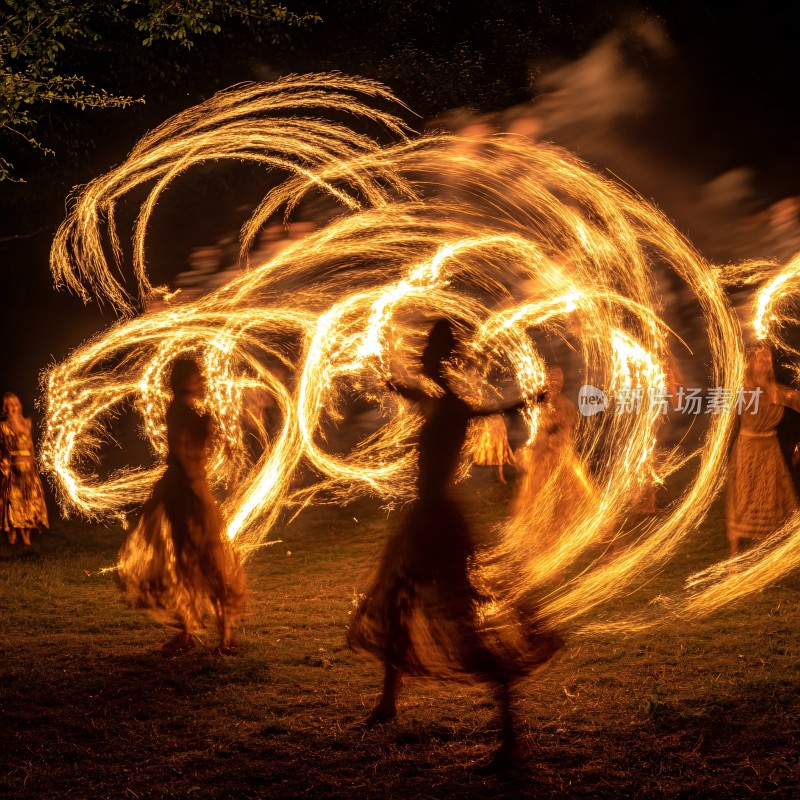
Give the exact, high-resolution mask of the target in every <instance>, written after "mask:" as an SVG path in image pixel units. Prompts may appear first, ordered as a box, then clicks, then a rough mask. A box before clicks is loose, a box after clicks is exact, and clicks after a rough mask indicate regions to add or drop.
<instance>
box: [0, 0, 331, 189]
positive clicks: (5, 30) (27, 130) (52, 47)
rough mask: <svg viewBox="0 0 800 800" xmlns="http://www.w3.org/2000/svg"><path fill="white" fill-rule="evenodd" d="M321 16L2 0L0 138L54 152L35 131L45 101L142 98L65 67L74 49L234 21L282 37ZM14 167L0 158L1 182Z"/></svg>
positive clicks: (194, 36)
mask: <svg viewBox="0 0 800 800" xmlns="http://www.w3.org/2000/svg"><path fill="white" fill-rule="evenodd" d="M317 21H319V17H317V16H316V15H314V14H295V13H294V12H290V11H288V10H287V9H286V7H285V6H282V5H280V4H278V3H272V2H265V0H230V1H229V2H224V1H223V0H96V1H94V2H92V1H89V0H0V137H2V136H14V137H16V136H21V137H22V138H23V139H24V140H25V141H26V142H27V143H28V144H29V145H30V146H31V147H33V148H35V149H38V150H39V151H41V152H42V153H44V154H47V155H53V151H52V150H51V149H50V148H48V147H46V146H45V145H43V144H42V143H40V142H39V141H37V140H36V139H35V138H34V137H33V135H32V132H33V130H34V128H35V126H36V123H37V121H38V120H39V119H40V118H41V117H42V115H44V114H45V113H47V109H48V106H50V105H52V104H54V103H63V104H66V105H69V106H72V107H73V108H77V109H80V110H84V109H88V108H125V107H127V106H130V105H131V104H133V103H143V102H144V98H143V97H138V98H135V97H132V96H130V95H128V94H123V93H118V92H115V91H114V89H113V87H96V86H94V85H92V84H91V83H90V82H89V81H88V80H87V79H86V77H84V76H83V75H80V74H75V71H74V70H73V69H70V58H69V57H70V54H71V53H74V52H76V51H81V52H83V51H86V52H91V53H102V54H103V55H105V56H106V57H107V58H108V59H111V60H113V58H114V56H115V53H116V48H115V43H119V42H126V43H127V42H129V41H130V39H131V38H132V36H133V37H136V39H138V41H139V44H140V46H141V47H143V48H152V47H153V46H154V45H155V44H157V43H158V44H160V45H161V46H164V45H166V46H167V47H168V46H170V45H173V46H178V47H182V48H191V47H193V46H194V45H195V43H197V42H199V41H200V40H202V39H203V38H205V37H212V36H219V35H221V34H222V33H223V32H225V31H233V30H236V29H237V28H238V30H239V31H240V32H242V34H245V33H246V35H248V36H249V37H250V38H251V40H253V41H256V42H260V41H263V40H264V39H266V38H268V39H269V40H270V41H273V42H276V41H278V40H279V39H281V38H283V37H285V35H286V33H285V28H287V27H292V26H294V27H305V26H309V25H311V24H313V23H315V22H317ZM3 180H20V179H19V178H14V177H13V167H12V165H11V164H10V163H9V162H8V161H7V160H5V159H0V181H3Z"/></svg>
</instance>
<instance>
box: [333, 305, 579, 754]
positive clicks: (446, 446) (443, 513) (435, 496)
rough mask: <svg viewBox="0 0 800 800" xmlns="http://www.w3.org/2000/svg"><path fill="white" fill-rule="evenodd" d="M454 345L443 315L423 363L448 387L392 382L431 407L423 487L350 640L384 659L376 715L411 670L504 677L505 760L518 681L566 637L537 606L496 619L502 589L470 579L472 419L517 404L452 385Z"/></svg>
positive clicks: (424, 438) (383, 715)
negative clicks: (495, 594) (487, 404)
mask: <svg viewBox="0 0 800 800" xmlns="http://www.w3.org/2000/svg"><path fill="white" fill-rule="evenodd" d="M454 348H455V339H454V336H453V331H452V327H451V325H450V323H449V322H448V321H447V320H440V321H439V322H437V323H436V325H434V327H433V330H432V331H431V333H430V336H429V340H428V344H427V346H426V348H425V352H424V354H423V369H424V371H425V373H426V375H427V376H428V377H429V378H430V379H431V380H432V381H434V382H435V383H436V384H437V386H438V388H439V390H440V391H441V394H438V395H429V394H427V393H425V392H422V391H420V390H413V389H409V388H407V387H401V386H394V387H393V388H394V389H395V390H396V391H398V392H399V393H400V394H402V395H403V396H405V397H407V398H409V399H412V400H415V401H416V402H418V403H419V405H420V408H421V410H422V413H423V415H424V417H425V422H424V424H423V426H422V430H421V431H420V436H419V473H418V481H417V486H418V497H417V500H416V502H415V503H414V505H413V506H412V508H411V510H410V512H409V514H408V516H407V517H406V519H405V521H404V523H403V524H402V526H401V528H400V529H399V530H398V531H397V533H396V534H395V535H394V536H392V537H391V538H390V540H389V541H388V543H387V545H386V547H385V550H384V552H383V555H382V557H381V560H380V562H379V564H378V567H377V569H376V571H375V573H374V576H373V578H372V581H371V584H370V587H369V588H368V590H367V591H366V593H365V594H364V595H362V597H361V599H360V602H359V605H358V607H357V609H356V611H355V613H354V616H353V619H352V621H351V625H350V630H349V636H348V641H349V644H350V646H351V647H352V648H353V649H354V650H357V651H364V652H367V653H369V654H371V655H373V656H377V657H378V658H379V659H380V660H381V661H382V662H383V664H384V682H383V693H382V695H381V698H380V699H379V701H378V703H377V705H376V706H375V708H374V709H373V710H372V712H371V714H370V715H369V717H368V719H367V724H375V723H382V722H387V721H389V720H391V719H393V718H394V717H395V716H396V714H397V706H396V703H397V696H398V693H399V690H400V682H401V678H402V676H403V675H411V676H432V677H440V678H462V679H463V678H466V679H469V678H473V679H476V680H480V681H484V682H488V683H491V684H492V685H493V686H494V687H495V691H496V695H497V698H498V701H499V703H500V707H501V712H502V737H503V738H502V746H501V749H500V751H498V755H497V758H498V759H500V760H504V759H505V758H508V757H513V754H514V751H515V747H516V734H515V727H514V723H513V718H512V714H511V704H510V690H511V687H512V685H513V683H514V682H515V681H516V680H517V679H519V678H522V677H523V676H525V675H527V674H529V673H530V672H531V671H532V670H533V669H534V668H535V667H537V666H540V665H541V664H543V663H545V662H546V661H548V660H549V659H550V658H551V656H552V655H553V654H554V653H555V652H556V651H557V650H558V649H559V648H560V647H561V646H562V644H563V642H562V640H561V638H560V637H559V636H558V635H557V634H556V633H554V632H552V631H548V630H545V629H543V626H542V625H537V619H536V615H535V609H534V608H532V607H531V608H528V609H527V615H523V614H522V613H520V614H519V615H518V616H517V617H516V618H515V619H513V620H509V619H508V617H505V618H504V619H503V622H502V624H492V622H491V614H489V613H487V610H488V608H489V603H490V600H492V599H493V598H490V597H487V596H486V595H485V594H484V593H483V592H481V591H479V590H478V589H477V588H476V585H475V583H474V582H473V580H472V579H471V578H472V577H473V575H474V566H475V561H476V555H477V551H476V547H475V543H474V542H473V539H472V536H471V534H470V529H469V526H468V524H467V521H466V519H465V518H464V516H463V514H462V512H461V509H460V508H459V506H458V504H457V503H456V501H455V500H454V499H453V497H452V496H451V490H452V486H453V477H454V474H455V473H456V470H457V468H458V465H459V460H460V456H461V450H462V446H463V445H464V441H465V439H466V435H467V427H468V425H469V422H470V420H472V419H473V418H475V417H478V416H482V415H486V414H496V413H498V412H499V411H501V410H509V409H498V408H494V409H491V410H477V409H474V408H472V407H470V406H469V405H468V404H467V403H466V402H464V401H463V400H462V399H461V398H460V397H458V396H457V395H456V394H455V393H454V392H453V391H452V389H451V388H450V386H449V384H448V382H447V378H446V376H445V371H444V369H445V368H444V362H445V360H446V359H448V358H449V357H450V356H451V354H452V352H453V350H454ZM518 405H519V404H517V406H515V407H518ZM519 610H520V611H521V609H519Z"/></svg>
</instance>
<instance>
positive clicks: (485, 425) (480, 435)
mask: <svg viewBox="0 0 800 800" xmlns="http://www.w3.org/2000/svg"><path fill="white" fill-rule="evenodd" d="M471 444H472V463H473V464H477V465H478V466H482V467H483V466H485V467H497V477H498V479H499V480H500V483H505V482H506V478H505V475H503V467H504V466H505V465H506V464H513V463H515V460H514V453H513V452H512V450H511V446H510V445H509V444H508V431H507V430H506V422H505V420H504V419H503V415H502V414H492V415H491V416H488V417H482V418H481V419H477V420H475V429H474V432H473V433H472V443H471Z"/></svg>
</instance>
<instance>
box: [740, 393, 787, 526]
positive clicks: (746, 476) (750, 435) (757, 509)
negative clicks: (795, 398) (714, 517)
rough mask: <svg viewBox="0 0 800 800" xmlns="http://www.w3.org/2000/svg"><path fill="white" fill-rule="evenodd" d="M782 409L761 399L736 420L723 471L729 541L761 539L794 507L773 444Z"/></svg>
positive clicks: (776, 446) (782, 464) (777, 447)
mask: <svg viewBox="0 0 800 800" xmlns="http://www.w3.org/2000/svg"><path fill="white" fill-rule="evenodd" d="M782 417H783V405H781V404H780V403H770V402H769V401H767V400H766V399H765V398H764V397H763V396H762V398H761V402H760V403H759V405H758V410H757V411H756V413H754V414H753V413H750V412H748V411H745V412H744V413H742V414H741V416H740V417H739V435H738V436H737V437H736V442H735V444H734V445H733V450H732V452H731V456H730V467H729V471H728V488H727V496H726V498H725V499H726V503H725V516H726V520H727V524H728V538H729V539H730V540H731V541H734V540H735V539H765V538H766V537H767V536H769V535H770V534H771V533H773V532H774V531H775V530H776V529H777V528H778V527H780V525H781V524H782V523H783V522H784V521H785V520H786V517H787V516H788V515H789V514H790V513H791V512H792V511H794V510H795V509H796V508H797V496H796V495H795V492H794V486H793V484H792V478H791V475H790V474H789V468H788V467H787V466H786V461H785V460H784V458H783V454H782V453H781V448H780V444H779V443H778V435H777V427H778V423H779V422H780V421H781V418H782Z"/></svg>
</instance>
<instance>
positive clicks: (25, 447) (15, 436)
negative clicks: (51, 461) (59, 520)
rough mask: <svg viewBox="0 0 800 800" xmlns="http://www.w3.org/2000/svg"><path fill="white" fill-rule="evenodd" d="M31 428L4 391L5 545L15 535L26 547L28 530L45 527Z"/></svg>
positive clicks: (1, 493) (1, 513)
mask: <svg viewBox="0 0 800 800" xmlns="http://www.w3.org/2000/svg"><path fill="white" fill-rule="evenodd" d="M31 428H32V426H31V421H30V419H28V418H27V417H25V416H23V414H22V403H21V402H20V400H19V398H18V397H17V396H16V395H15V394H13V393H11V392H6V393H5V394H4V395H3V415H2V418H0V529H2V530H3V531H4V532H5V534H6V537H7V538H8V543H9V544H14V543H15V542H16V541H17V536H19V537H20V538H21V539H22V541H23V543H24V544H30V543H31V531H33V530H38V529H41V528H47V527H48V519H47V506H46V505H45V501H44V491H43V489H42V481H41V479H40V478H39V473H38V472H37V471H36V464H35V461H34V452H33V436H32V434H31Z"/></svg>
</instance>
